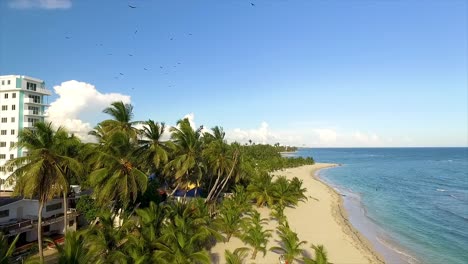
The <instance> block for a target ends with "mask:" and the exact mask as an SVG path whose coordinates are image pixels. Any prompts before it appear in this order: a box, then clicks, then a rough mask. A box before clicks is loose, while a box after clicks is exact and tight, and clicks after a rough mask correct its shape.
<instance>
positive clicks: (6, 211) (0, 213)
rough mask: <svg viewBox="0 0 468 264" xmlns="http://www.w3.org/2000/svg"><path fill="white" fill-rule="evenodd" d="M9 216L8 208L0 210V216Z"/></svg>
mask: <svg viewBox="0 0 468 264" xmlns="http://www.w3.org/2000/svg"><path fill="white" fill-rule="evenodd" d="M8 216H10V210H2V211H0V218H4V217H8Z"/></svg>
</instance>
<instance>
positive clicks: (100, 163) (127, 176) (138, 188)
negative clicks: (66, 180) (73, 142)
mask: <svg viewBox="0 0 468 264" xmlns="http://www.w3.org/2000/svg"><path fill="white" fill-rule="evenodd" d="M135 148H136V146H135V143H134V142H133V141H132V140H131V138H130V136H129V135H128V134H126V133H124V132H122V131H116V132H114V133H112V134H111V135H110V137H109V141H108V142H107V144H105V145H103V146H101V147H100V148H99V149H97V150H96V155H95V156H94V157H93V161H92V163H93V167H94V168H93V171H92V172H91V174H90V175H89V181H90V184H91V186H92V187H94V192H95V195H96V199H97V202H98V204H101V205H105V204H109V202H111V203H113V204H114V205H118V206H121V207H120V208H121V209H125V208H126V207H127V206H128V205H129V203H130V202H135V200H136V198H137V196H138V194H139V193H143V192H144V191H145V190H146V186H147V182H148V177H147V176H146V175H145V173H144V172H142V171H141V170H140V169H139V168H138V164H139V163H140V160H139V159H138V157H137V156H136V155H134V154H133V153H134V151H135ZM116 209H117V208H116Z"/></svg>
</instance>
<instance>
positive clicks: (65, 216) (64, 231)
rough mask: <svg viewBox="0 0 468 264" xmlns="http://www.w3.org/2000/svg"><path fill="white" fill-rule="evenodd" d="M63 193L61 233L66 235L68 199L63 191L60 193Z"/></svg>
mask: <svg viewBox="0 0 468 264" xmlns="http://www.w3.org/2000/svg"><path fill="white" fill-rule="evenodd" d="M62 193H63V233H64V234H66V233H67V229H68V215H67V213H68V197H67V194H66V192H65V190H64V191H63V192H62Z"/></svg>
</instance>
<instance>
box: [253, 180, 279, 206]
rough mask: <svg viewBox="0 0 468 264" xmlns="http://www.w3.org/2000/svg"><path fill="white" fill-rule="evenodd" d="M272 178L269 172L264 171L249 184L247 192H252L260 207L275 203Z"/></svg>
mask: <svg viewBox="0 0 468 264" xmlns="http://www.w3.org/2000/svg"><path fill="white" fill-rule="evenodd" d="M272 178H273V177H272V176H270V175H268V173H266V172H263V173H262V174H260V175H259V176H257V177H255V178H254V179H252V182H251V183H250V184H249V185H248V186H247V192H249V193H250V196H251V197H252V198H253V199H254V200H255V201H256V204H257V206H259V207H262V206H264V205H268V206H272V205H273V204H274V197H273V183H272Z"/></svg>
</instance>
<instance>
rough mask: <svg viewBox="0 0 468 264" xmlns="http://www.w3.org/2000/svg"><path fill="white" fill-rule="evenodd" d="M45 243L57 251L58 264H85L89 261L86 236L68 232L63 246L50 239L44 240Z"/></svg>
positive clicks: (77, 232)
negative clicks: (53, 245)
mask: <svg viewBox="0 0 468 264" xmlns="http://www.w3.org/2000/svg"><path fill="white" fill-rule="evenodd" d="M46 241H48V242H49V243H54V244H55V247H56V248H57V251H58V262H57V263H58V264H85V263H90V261H91V256H90V254H89V252H88V249H87V242H86V236H84V233H83V232H80V231H68V232H67V233H66V234H65V244H64V245H63V246H62V245H59V244H57V243H56V242H55V241H53V240H50V239H46Z"/></svg>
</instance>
